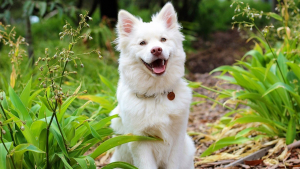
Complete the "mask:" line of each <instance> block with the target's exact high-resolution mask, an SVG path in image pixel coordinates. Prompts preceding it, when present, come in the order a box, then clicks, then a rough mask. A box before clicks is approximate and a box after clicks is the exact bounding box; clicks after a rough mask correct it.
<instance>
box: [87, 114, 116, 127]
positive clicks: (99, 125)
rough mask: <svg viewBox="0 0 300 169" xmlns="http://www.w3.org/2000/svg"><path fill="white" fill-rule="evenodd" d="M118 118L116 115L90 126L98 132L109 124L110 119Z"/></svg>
mask: <svg viewBox="0 0 300 169" xmlns="http://www.w3.org/2000/svg"><path fill="white" fill-rule="evenodd" d="M117 117H119V115H118V114H115V115H112V116H109V117H106V118H104V119H101V120H100V121H99V122H97V123H95V124H93V125H92V126H93V127H94V128H95V130H99V129H101V128H102V127H104V126H105V125H106V124H107V123H108V122H110V121H111V120H112V119H114V118H117Z"/></svg>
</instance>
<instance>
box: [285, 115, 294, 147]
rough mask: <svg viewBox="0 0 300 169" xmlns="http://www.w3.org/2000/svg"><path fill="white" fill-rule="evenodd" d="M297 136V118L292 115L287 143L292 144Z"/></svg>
mask: <svg viewBox="0 0 300 169" xmlns="http://www.w3.org/2000/svg"><path fill="white" fill-rule="evenodd" d="M295 138H296V118H293V117H291V118H290V121H289V124H288V129H287V133H286V144H291V143H293V142H294V140H295Z"/></svg>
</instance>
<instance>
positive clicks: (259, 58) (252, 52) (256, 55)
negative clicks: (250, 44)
mask: <svg viewBox="0 0 300 169" xmlns="http://www.w3.org/2000/svg"><path fill="white" fill-rule="evenodd" d="M248 55H250V56H253V57H254V58H255V59H256V60H257V61H259V63H260V64H261V65H262V66H265V65H266V62H265V59H264V56H263V55H262V54H261V53H259V52H258V51H256V50H250V51H249V52H247V53H246V54H245V55H244V56H243V58H244V57H246V56H248Z"/></svg>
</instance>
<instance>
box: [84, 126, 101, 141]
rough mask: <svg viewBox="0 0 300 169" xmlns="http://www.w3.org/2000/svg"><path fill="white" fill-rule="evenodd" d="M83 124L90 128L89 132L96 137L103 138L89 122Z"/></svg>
mask: <svg viewBox="0 0 300 169" xmlns="http://www.w3.org/2000/svg"><path fill="white" fill-rule="evenodd" d="M83 124H84V125H85V127H86V128H87V129H88V130H89V132H90V133H92V135H93V137H95V138H97V139H99V140H102V139H101V137H100V135H99V134H98V133H97V131H96V130H95V129H94V128H93V127H92V126H90V124H89V123H88V122H84V123H83Z"/></svg>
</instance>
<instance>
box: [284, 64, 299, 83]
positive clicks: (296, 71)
mask: <svg viewBox="0 0 300 169" xmlns="http://www.w3.org/2000/svg"><path fill="white" fill-rule="evenodd" d="M286 64H287V65H288V66H290V67H291V69H292V71H293V72H294V73H295V75H296V76H297V77H298V79H300V66H299V65H298V64H296V63H291V62H287V63H286Z"/></svg>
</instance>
